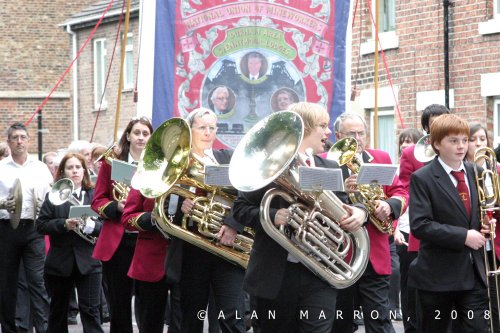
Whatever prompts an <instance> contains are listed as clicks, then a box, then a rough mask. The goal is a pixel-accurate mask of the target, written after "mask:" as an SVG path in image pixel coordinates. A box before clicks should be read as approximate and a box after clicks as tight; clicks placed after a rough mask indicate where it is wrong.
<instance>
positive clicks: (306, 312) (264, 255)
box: [233, 102, 367, 333]
mask: <svg viewBox="0 0 500 333" xmlns="http://www.w3.org/2000/svg"><path fill="white" fill-rule="evenodd" d="M288 110H289V111H292V112H295V113H297V114H298V115H299V116H300V117H301V118H302V120H303V122H304V138H303V140H302V142H301V144H300V147H299V148H298V155H299V156H300V158H302V159H303V160H304V161H306V163H307V161H310V162H311V164H309V163H308V164H309V165H310V166H314V165H315V166H318V167H324V168H338V164H337V162H335V161H330V160H325V159H322V158H320V157H318V156H313V157H312V158H311V157H310V156H309V154H306V149H307V150H312V154H313V155H316V154H319V153H322V152H323V151H324V147H325V144H326V142H327V140H328V138H329V135H330V134H331V131H330V129H329V128H328V124H329V120H330V117H329V115H328V113H327V111H326V109H325V108H324V107H322V106H320V105H319V104H313V103H307V102H300V103H295V104H292V105H291V106H290V107H289V109H288ZM311 160H312V161H311ZM276 187H277V185H276V184H271V185H267V186H266V187H264V188H262V189H260V190H256V191H253V192H240V193H239V197H238V199H237V200H236V201H235V202H234V205H233V216H234V218H235V219H236V221H238V222H240V223H241V224H244V225H247V226H251V227H252V228H253V229H254V230H255V233H256V234H255V240H254V244H253V247H252V252H251V254H250V261H249V264H248V268H247V271H246V274H245V280H244V289H245V290H246V291H247V292H248V293H249V294H250V295H251V297H254V300H255V304H256V315H257V317H258V318H257V320H258V324H259V327H260V330H261V332H262V333H267V332H272V333H277V332H292V331H300V332H318V333H321V332H324V333H329V332H330V331H331V328H332V325H333V321H334V317H335V300H336V296H337V290H336V289H335V288H334V287H332V286H331V285H329V284H328V283H327V282H325V281H323V280H322V279H321V278H319V277H318V276H316V275H315V274H314V273H313V272H312V271H310V270H309V269H308V268H306V266H305V265H304V264H302V263H301V262H299V260H298V259H297V258H296V257H295V256H294V255H293V254H292V253H289V252H287V250H285V248H283V247H282V246H281V245H280V244H279V243H278V242H277V241H275V240H274V239H273V238H271V237H270V236H269V235H268V234H267V233H266V232H265V231H264V230H263V228H262V226H261V222H260V221H261V220H260V217H259V215H260V211H261V209H260V205H261V200H262V198H263V196H264V193H266V191H267V190H268V189H270V188H276ZM335 194H336V195H338V196H339V199H341V200H343V201H344V202H345V203H347V202H348V200H347V195H346V194H345V193H344V192H335ZM289 205H290V203H288V202H287V201H286V200H284V199H282V198H279V199H278V198H277V199H276V200H274V201H273V203H272V204H271V205H270V215H271V219H272V222H273V223H274V225H275V226H276V227H279V226H283V227H286V226H287V225H288V222H289V221H290V211H289V210H288V206H289ZM358 206H359V207H354V206H348V205H343V208H344V209H345V210H346V212H347V214H346V216H345V217H344V219H342V220H341V221H340V222H339V224H340V227H341V228H342V229H344V230H348V231H356V230H358V229H359V228H361V226H362V225H363V224H364V223H365V222H366V218H367V211H366V209H365V208H364V207H361V206H362V205H359V204H358Z"/></svg>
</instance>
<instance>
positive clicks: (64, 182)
mask: <svg viewBox="0 0 500 333" xmlns="http://www.w3.org/2000/svg"><path fill="white" fill-rule="evenodd" d="M74 189H75V185H74V184H73V181H72V180H71V179H69V178H61V179H59V180H58V181H57V182H56V183H55V184H54V185H52V189H51V190H50V192H49V197H48V198H49V201H50V203H52V204H53V205H55V206H59V205H62V204H64V203H65V202H69V203H70V205H72V206H81V203H80V202H79V201H78V200H77V199H76V198H75V197H74V196H73V191H74ZM87 217H88V216H82V217H81V218H80V220H81V221H80V223H79V224H78V228H76V229H75V230H74V231H75V232H76V234H77V235H78V236H80V237H81V238H83V239H84V240H86V241H87V242H89V243H91V244H95V243H96V238H97V237H94V236H90V235H87V234H85V233H84V232H83V229H85V223H86V220H87Z"/></svg>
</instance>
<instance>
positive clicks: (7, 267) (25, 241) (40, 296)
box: [0, 220, 49, 333]
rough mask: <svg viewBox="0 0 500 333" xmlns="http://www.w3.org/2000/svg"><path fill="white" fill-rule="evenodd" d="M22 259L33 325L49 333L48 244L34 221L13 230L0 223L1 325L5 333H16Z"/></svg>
mask: <svg viewBox="0 0 500 333" xmlns="http://www.w3.org/2000/svg"><path fill="white" fill-rule="evenodd" d="M21 259H22V261H23V264H24V270H25V273H26V280H27V283H28V288H29V292H30V296H31V304H32V305H33V308H32V309H31V312H32V315H33V324H34V326H35V328H36V329H37V331H38V332H46V330H47V318H48V314H49V300H48V296H47V291H46V289H45V283H44V279H43V268H44V263H45V241H44V239H43V236H42V235H40V234H39V233H38V232H37V231H36V230H35V225H34V222H33V221H32V220H21V222H20V224H19V227H18V228H17V229H15V230H14V229H12V228H11V226H10V224H9V221H8V220H0V323H1V326H2V332H3V333H15V332H16V302H17V282H18V275H19V265H20V262H21Z"/></svg>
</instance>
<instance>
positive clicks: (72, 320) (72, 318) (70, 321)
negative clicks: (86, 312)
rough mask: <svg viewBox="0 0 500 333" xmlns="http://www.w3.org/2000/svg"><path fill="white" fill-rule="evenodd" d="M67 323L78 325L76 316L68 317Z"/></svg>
mask: <svg viewBox="0 0 500 333" xmlns="http://www.w3.org/2000/svg"><path fill="white" fill-rule="evenodd" d="M68 325H78V321H77V320H76V317H72V316H71V317H68Z"/></svg>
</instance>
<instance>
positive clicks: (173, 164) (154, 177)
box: [132, 118, 253, 268]
mask: <svg viewBox="0 0 500 333" xmlns="http://www.w3.org/2000/svg"><path fill="white" fill-rule="evenodd" d="M204 174H205V165H204V163H203V162H202V161H201V160H199V159H198V158H196V157H195V156H194V155H193V154H191V129H190V127H189V125H188V123H187V122H186V121H185V120H183V119H181V118H172V119H170V120H167V121H166V122H164V123H163V124H162V125H161V126H160V127H159V128H158V129H157V130H156V131H155V132H154V133H153V135H152V136H151V138H150V139H149V141H148V143H147V144H146V147H145V149H144V152H143V156H142V159H141V162H139V165H138V169H137V172H136V175H134V178H133V179H132V186H133V187H134V188H137V189H139V190H140V191H141V193H142V195H144V196H145V197H148V198H155V200H156V202H155V208H154V211H153V214H154V216H155V219H156V224H157V227H158V228H159V230H160V232H162V234H163V235H164V236H165V237H167V238H168V237H169V235H171V236H175V237H177V238H180V239H182V240H184V241H187V242H189V243H191V244H193V245H195V246H197V247H199V248H201V249H203V250H205V251H208V252H210V253H212V254H215V255H218V256H220V257H222V258H224V259H226V260H228V261H229V262H231V263H233V264H237V265H239V266H241V267H243V268H246V267H247V265H248V258H249V255H250V250H251V248H252V244H253V235H252V232H251V231H250V230H248V229H247V230H245V232H244V233H243V234H238V235H237V236H236V239H235V242H234V245H233V246H232V247H229V246H224V245H221V244H219V243H218V242H217V237H216V236H217V234H218V232H219V231H220V229H221V227H222V224H223V222H224V219H225V218H226V216H228V215H229V212H230V210H231V207H232V203H233V202H234V200H235V199H236V195H235V193H234V192H235V191H234V189H232V188H231V189H230V188H224V187H217V186H211V185H207V184H204ZM136 176H137V178H136ZM136 186H137V187H136ZM190 187H191V188H192V187H194V188H196V189H198V191H197V192H203V194H196V193H193V192H191V191H189V188H190ZM200 190H201V191H200ZM172 194H174V195H177V196H179V197H183V198H188V199H190V200H192V201H193V202H194V207H193V210H192V211H191V212H190V214H185V215H184V217H183V219H182V223H181V225H180V226H179V225H176V224H174V223H173V218H172V216H169V215H168V212H165V209H164V207H165V204H166V201H165V200H166V199H167V198H168V197H169V196H170V195H172ZM189 219H191V220H192V221H194V222H195V223H196V228H194V230H193V228H188V222H189V221H188V220H189Z"/></svg>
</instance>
